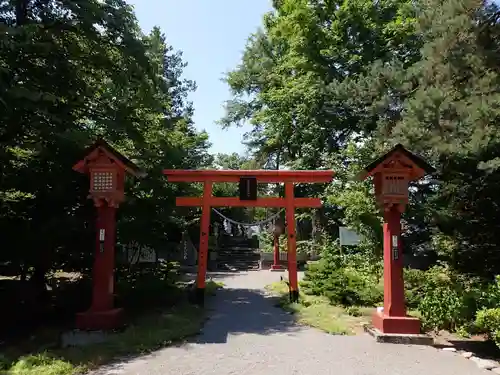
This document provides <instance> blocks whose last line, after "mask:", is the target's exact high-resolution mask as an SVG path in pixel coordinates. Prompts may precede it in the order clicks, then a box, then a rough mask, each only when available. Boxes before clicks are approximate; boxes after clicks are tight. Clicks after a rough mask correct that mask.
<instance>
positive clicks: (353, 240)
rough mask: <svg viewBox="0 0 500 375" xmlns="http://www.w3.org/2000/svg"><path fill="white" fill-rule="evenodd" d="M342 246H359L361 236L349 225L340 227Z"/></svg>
mask: <svg viewBox="0 0 500 375" xmlns="http://www.w3.org/2000/svg"><path fill="white" fill-rule="evenodd" d="M339 238H340V246H358V245H359V243H360V241H361V236H360V235H359V234H357V233H356V232H354V231H353V230H351V229H349V228H347V227H339Z"/></svg>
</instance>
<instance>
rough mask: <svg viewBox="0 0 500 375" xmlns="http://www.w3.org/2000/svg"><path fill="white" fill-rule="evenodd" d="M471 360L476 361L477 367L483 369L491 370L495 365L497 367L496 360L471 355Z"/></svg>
mask: <svg viewBox="0 0 500 375" xmlns="http://www.w3.org/2000/svg"><path fill="white" fill-rule="evenodd" d="M471 360H473V361H474V362H476V365H477V367H479V368H482V369H485V370H491V369H493V368H495V367H498V362H495V361H491V360H489V359H481V358H478V357H472V358H471Z"/></svg>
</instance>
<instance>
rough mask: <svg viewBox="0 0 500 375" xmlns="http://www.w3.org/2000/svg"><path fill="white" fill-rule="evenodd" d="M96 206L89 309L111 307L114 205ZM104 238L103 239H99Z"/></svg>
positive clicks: (114, 236)
mask: <svg viewBox="0 0 500 375" xmlns="http://www.w3.org/2000/svg"><path fill="white" fill-rule="evenodd" d="M101 203H102V204H101V205H100V206H99V207H97V223H96V224H97V225H96V232H97V233H96V249H95V258H94V268H93V277H92V287H93V293H92V305H91V307H90V311H92V312H100V311H107V310H111V309H113V305H114V303H113V302H114V301H113V291H114V267H115V238H116V233H115V232H116V229H115V228H116V207H112V206H110V205H108V204H107V203H105V202H101ZM101 240H104V241H101Z"/></svg>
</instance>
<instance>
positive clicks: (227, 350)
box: [98, 271, 491, 375]
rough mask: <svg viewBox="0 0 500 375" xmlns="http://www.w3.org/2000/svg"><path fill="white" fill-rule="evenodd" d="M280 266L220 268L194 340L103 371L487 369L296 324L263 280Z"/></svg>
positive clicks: (155, 374)
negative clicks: (213, 294) (218, 284)
mask: <svg viewBox="0 0 500 375" xmlns="http://www.w3.org/2000/svg"><path fill="white" fill-rule="evenodd" d="M279 276H280V273H271V272H267V271H254V272H249V273H238V274H229V275H220V274H218V275H217V276H216V278H217V279H220V280H221V281H223V282H224V283H225V288H224V289H223V290H220V291H219V292H218V294H217V296H216V297H214V298H213V299H212V300H211V301H210V302H211V304H212V308H213V313H212V314H211V318H210V320H209V321H208V322H207V324H206V325H205V327H204V329H203V333H202V334H201V335H200V336H198V337H197V338H196V339H194V340H193V342H192V343H189V344H185V345H183V346H181V347H170V348H165V349H162V350H159V351H157V352H155V353H153V354H151V355H147V356H144V357H140V358H136V359H132V360H130V361H129V362H127V363H119V364H116V365H113V366H108V367H106V368H103V369H102V370H101V371H99V372H98V374H99V375H101V374H102V375H112V374H113V375H115V374H116V375H118V374H121V375H160V374H161V375H200V374H203V375H211V374H213V375H268V374H269V375H292V374H301V375H318V374H321V375H328V374H335V375H448V374H449V375H486V374H491V372H489V371H485V370H479V369H478V368H477V367H476V365H475V364H474V363H473V362H472V361H469V360H467V359H465V358H463V357H462V356H460V355H458V354H456V353H450V352H443V351H439V350H437V349H435V348H432V347H425V346H405V345H391V344H377V343H375V342H374V340H373V339H372V338H371V337H369V336H368V335H361V336H334V335H329V334H326V333H323V332H320V331H318V330H316V329H313V328H309V327H301V326H298V325H296V324H294V322H293V319H292V317H291V316H290V315H288V314H286V313H284V312H283V311H282V310H281V309H279V308H276V307H274V306H273V304H272V302H271V301H270V300H269V298H266V297H265V295H264V294H263V293H262V287H263V286H264V285H266V284H269V283H271V282H273V281H278V280H279Z"/></svg>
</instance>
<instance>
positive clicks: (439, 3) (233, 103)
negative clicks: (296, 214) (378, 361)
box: [221, 0, 500, 330]
mask: <svg viewBox="0 0 500 375" xmlns="http://www.w3.org/2000/svg"><path fill="white" fill-rule="evenodd" d="M273 4H274V10H273V11H271V12H270V13H268V14H267V15H266V16H265V17H264V20H263V24H262V28H261V29H259V30H258V31H257V32H256V33H255V34H253V35H252V36H251V37H250V38H249V40H248V43H247V46H246V49H245V52H244V55H243V58H242V60H241V63H240V65H239V66H238V67H236V68H235V69H234V70H233V71H231V72H230V73H229V74H228V75H227V77H226V80H227V83H228V84H229V86H230V87H231V89H232V92H233V98H232V99H231V100H230V101H228V102H227V103H226V116H225V117H224V118H223V119H222V120H221V124H222V125H223V126H234V125H236V126H237V125H240V124H242V123H243V122H248V123H249V124H250V125H251V127H252V130H251V131H250V132H249V135H248V137H247V145H248V148H249V150H250V151H251V152H253V154H254V156H255V157H256V158H257V159H258V160H262V162H263V163H265V164H266V165H270V166H275V165H276V164H279V165H285V166H288V167H291V168H299V169H316V168H331V169H333V170H335V171H336V172H337V176H336V180H335V181H334V182H333V183H332V184H330V185H329V186H327V187H325V186H316V187H308V188H304V187H298V190H300V191H302V192H305V193H306V194H307V193H314V194H315V195H320V196H322V197H323V199H324V201H325V202H326V205H325V207H324V209H323V210H321V211H320V212H317V216H319V220H318V223H319V225H320V229H321V231H322V232H323V234H324V236H326V240H324V241H323V245H322V246H323V247H324V248H325V249H324V251H323V258H322V259H321V260H320V261H319V262H318V263H316V264H314V265H311V266H310V268H309V270H308V272H307V273H306V280H305V283H304V287H305V289H306V290H307V291H308V292H309V293H313V294H323V295H326V296H328V298H329V299H330V300H331V301H332V302H333V303H342V304H347V305H350V304H368V305H373V304H378V303H380V300H381V294H380V288H379V285H380V284H379V282H380V263H379V262H380V255H381V245H382V244H381V238H382V236H381V216H380V212H379V210H378V208H377V207H376V205H375V202H374V199H373V187H372V185H371V181H363V182H359V181H356V180H354V179H353V177H354V176H355V174H356V173H357V172H359V171H360V170H361V169H362V167H363V166H364V165H367V163H368V162H369V161H371V160H373V158H374V157H376V156H378V155H380V154H381V153H382V152H384V151H386V150H388V149H389V148H390V147H391V146H393V145H394V144H396V143H402V144H403V145H405V146H407V147H408V148H409V149H410V150H412V151H414V152H417V153H419V154H421V155H422V156H424V157H425V158H426V159H427V160H428V161H429V162H430V163H431V164H433V165H434V166H435V167H436V169H437V171H436V173H435V174H433V175H432V176H429V177H428V178H426V179H424V180H422V181H420V182H419V183H416V184H414V185H413V186H412V189H411V194H410V204H409V206H408V208H407V210H406V212H405V214H404V217H403V227H404V229H405V231H404V238H403V246H404V249H405V250H404V251H405V261H406V263H407V264H409V265H414V266H415V265H416V266H418V267H419V268H423V270H414V269H410V270H406V271H405V272H406V276H407V281H406V283H407V289H408V290H407V300H408V303H409V305H410V308H412V309H417V310H419V311H420V314H421V315H422V318H423V320H424V322H425V325H426V327H427V328H435V329H441V328H447V329H451V330H454V329H459V328H460V327H463V326H464V325H465V326H468V325H470V323H471V322H472V321H474V319H475V315H476V312H477V311H478V310H481V309H483V308H492V307H495V306H497V304H498V303H499V300H498V298H497V297H496V296H497V293H496V292H495V288H496V284H495V283H494V281H493V279H494V276H495V275H497V274H499V273H500V261H499V258H498V251H497V249H498V247H499V244H500V243H499V239H500V237H499V236H498V235H497V233H498V232H499V231H498V223H499V220H498V212H500V211H499V210H498V206H499V203H500V199H499V197H498V194H496V191H498V189H499V187H498V181H499V180H498V176H499V174H498V166H499V165H500V164H499V163H498V160H499V157H500V137H499V134H498V131H499V127H498V120H499V114H500V113H499V107H498V102H499V99H500V97H499V94H500V91H499V87H500V86H499V83H500V75H499V73H500V69H499V65H498V61H499V59H498V58H499V51H500V49H499V47H500V46H499V44H498V43H499V42H498V41H499V40H500V39H498V35H499V31H500V24H499V22H498V20H499V14H500V10H499V8H498V7H497V6H496V5H495V4H493V3H488V2H483V1H477V0H466V1H458V0H421V1H416V2H415V1H405V0H382V1H377V2H373V1H367V0H355V1H336V0H331V1H316V0H279V1H274V2H273ZM306 189H307V190H306ZM340 225H345V226H349V227H351V228H353V229H356V230H357V231H358V232H359V233H361V234H363V235H364V237H365V241H364V243H363V245H362V247H361V248H360V249H359V250H358V253H357V254H356V253H354V254H347V255H346V254H343V255H345V256H343V255H341V254H340V253H339V251H338V248H337V245H336V244H335V240H336V237H337V233H338V227H339V226H340ZM367 259H370V261H368V260H367ZM437 262H439V263H437ZM377 263H378V264H379V266H378V267H375V266H374V265H375V264H377ZM367 264H370V265H371V266H370V267H366V265H367ZM430 266H435V267H432V268H431V269H429V270H427V271H426V270H425V269H427V268H428V267H430ZM487 311H490V310H487ZM482 314H483V315H484V314H486V313H482ZM492 314H494V313H492ZM481 321H482V322H483V323H482V324H481V326H482V327H483V329H487V328H488V327H486V323H484V322H485V321H488V322H490V321H494V319H486V318H482V320H481ZM488 324H489V323H488ZM491 324H493V323H491ZM491 324H490V327H491ZM476 328H477V327H476Z"/></svg>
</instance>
